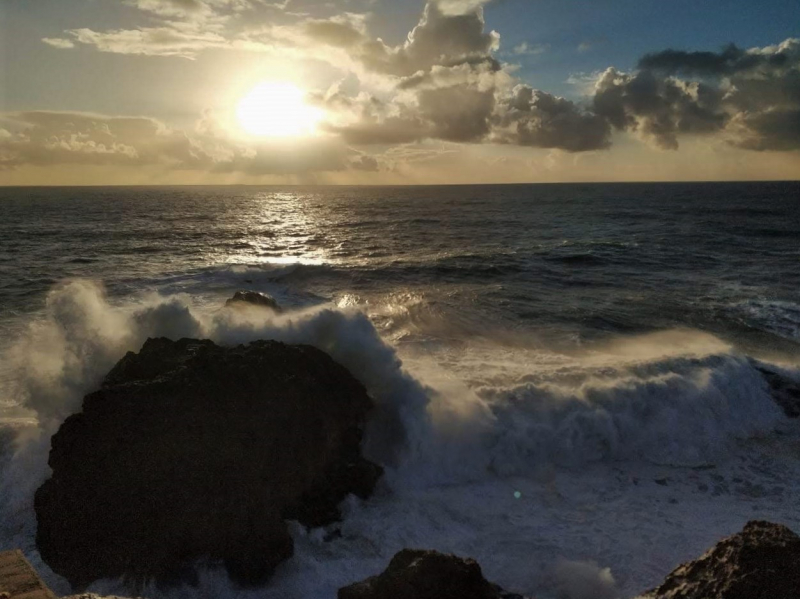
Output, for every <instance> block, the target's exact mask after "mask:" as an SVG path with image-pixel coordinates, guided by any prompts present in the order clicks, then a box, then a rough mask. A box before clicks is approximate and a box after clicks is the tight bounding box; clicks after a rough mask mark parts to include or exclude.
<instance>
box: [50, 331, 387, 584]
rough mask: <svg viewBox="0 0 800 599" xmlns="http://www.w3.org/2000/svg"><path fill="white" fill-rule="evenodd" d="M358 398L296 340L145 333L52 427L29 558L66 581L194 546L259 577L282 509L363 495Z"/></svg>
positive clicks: (281, 535) (182, 562)
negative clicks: (222, 340)
mask: <svg viewBox="0 0 800 599" xmlns="http://www.w3.org/2000/svg"><path fill="white" fill-rule="evenodd" d="M371 407H372V401H371V400H370V398H369V397H368V396H367V393H366V390H365V389H364V387H363V385H361V383H359V382H358V381H357V380H356V379H355V378H353V376H352V375H351V374H350V373H349V372H348V371H347V370H346V369H345V368H344V367H342V366H340V365H339V364H337V363H336V362H334V361H333V359H332V358H330V356H328V355H327V354H325V353H324V352H322V351H320V350H318V349H315V348H313V347H310V346H303V345H295V346H290V345H285V344H283V343H278V342H275V341H257V342H254V343H251V344H250V345H243V346H238V347H233V348H223V347H219V346H217V345H215V344H214V343H213V342H211V341H197V340H192V339H182V340H180V341H177V342H173V341H170V340H168V339H149V340H148V341H147V342H146V343H145V344H144V347H142V349H141V351H140V352H139V353H138V354H134V353H132V352H131V353H128V354H127V355H126V356H125V357H124V358H123V359H122V360H121V361H120V362H119V363H118V364H117V365H116V366H115V367H114V368H113V369H112V371H111V372H110V373H109V374H108V376H107V377H106V380H105V381H104V383H103V385H102V387H101V389H100V390H99V391H96V392H94V393H91V394H89V395H87V396H86V397H85V398H84V402H83V411H82V412H81V413H79V414H75V415H73V416H70V417H69V418H68V419H67V420H66V421H65V422H64V424H63V425H62V426H61V428H60V429H59V431H58V432H57V433H56V434H55V435H54V436H53V439H52V449H51V451H50V460H49V464H50V467H51V468H52V470H53V475H52V478H50V479H49V480H47V481H46V482H45V483H44V484H43V485H42V486H41V487H40V488H39V489H38V490H37V492H36V496H35V510H36V516H37V520H38V531H37V535H36V544H37V546H38V548H39V551H40V552H41V555H42V558H43V559H44V560H45V561H46V562H47V563H48V564H49V565H50V567H51V568H52V569H53V570H54V571H55V572H57V573H58V574H61V575H62V576H64V577H65V578H67V580H69V581H70V583H72V585H73V586H74V587H76V588H78V589H82V588H84V587H85V586H86V585H87V584H88V583H90V582H92V581H94V580H96V579H98V578H107V577H119V576H127V577H129V578H133V579H134V580H136V581H141V580H144V579H149V578H154V579H156V580H157V581H162V582H171V581H177V580H184V579H185V578H186V576H188V575H189V574H190V573H191V572H192V567H191V566H192V564H193V562H195V561H196V560H198V559H207V560H209V561H211V562H217V563H218V562H221V563H222V564H224V566H225V567H226V568H227V571H228V573H229V575H230V577H231V578H232V579H233V580H234V581H237V582H239V583H242V584H258V583H261V582H264V581H265V580H266V579H267V578H268V577H269V576H270V574H271V573H272V571H273V570H274V568H275V566H276V565H277V564H278V563H280V562H281V561H282V560H285V559H286V558H288V557H290V556H291V555H292V551H293V544H292V539H291V537H290V535H289V533H288V530H287V525H286V523H285V521H284V520H285V519H287V518H290V519H297V520H299V521H300V522H301V523H303V524H305V525H307V526H318V525H322V524H326V523H329V522H332V521H334V520H336V519H338V518H339V516H340V514H339V511H338V508H337V504H338V503H339V502H341V500H342V499H343V498H344V497H345V496H346V495H347V494H349V493H355V494H356V495H359V496H360V497H366V496H367V495H369V494H370V493H371V491H372V489H373V487H374V485H375V483H376V481H377V479H378V478H379V477H380V475H381V472H382V470H381V468H380V467H379V466H377V465H375V464H372V463H370V462H368V461H367V460H365V459H364V458H363V457H362V456H361V454H360V443H361V437H362V431H363V427H364V424H365V420H366V416H367V413H368V412H369V410H370V408H371Z"/></svg>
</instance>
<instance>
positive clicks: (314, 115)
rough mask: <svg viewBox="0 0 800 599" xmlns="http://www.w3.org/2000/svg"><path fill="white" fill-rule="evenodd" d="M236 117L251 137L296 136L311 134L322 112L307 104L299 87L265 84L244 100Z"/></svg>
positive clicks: (282, 83)
mask: <svg viewBox="0 0 800 599" xmlns="http://www.w3.org/2000/svg"><path fill="white" fill-rule="evenodd" d="M236 116H237V117H238V119H239V124H240V126H241V127H242V129H244V130H245V131H246V132H247V133H249V134H250V135H258V136H265V137H296V136H300V135H309V134H312V133H313V132H314V130H315V128H316V125H317V123H319V121H320V120H321V119H322V111H321V110H320V109H318V108H315V107H313V106H309V105H308V104H306V102H305V93H304V92H303V91H302V90H301V89H300V88H298V87H297V86H296V85H293V84H291V83H284V82H274V81H265V82H263V83H260V84H259V85H257V86H256V87H255V88H254V89H253V90H251V91H250V93H249V94H247V95H246V96H245V97H244V98H242V100H241V101H240V102H239V105H238V106H237V109H236Z"/></svg>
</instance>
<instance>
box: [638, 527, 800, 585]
mask: <svg viewBox="0 0 800 599" xmlns="http://www.w3.org/2000/svg"><path fill="white" fill-rule="evenodd" d="M799 596H800V537H798V536H797V535H796V534H795V533H793V532H792V531H791V530H789V529H788V528H787V527H785V526H782V525H780V524H772V523H771V522H763V521H752V522H748V523H747V525H745V527H744V530H743V531H742V532H740V533H737V534H735V535H733V536H730V537H728V538H726V539H723V540H722V541H720V542H719V543H717V544H716V545H714V547H712V548H711V549H709V550H708V551H707V552H706V553H705V554H703V556H702V557H700V558H698V559H696V560H695V561H693V562H689V563H686V564H683V565H681V566H678V567H677V568H676V569H675V570H673V571H672V573H671V574H670V575H669V576H667V578H666V579H665V580H664V582H663V583H662V584H661V586H659V587H658V588H656V589H653V590H652V591H650V592H648V593H646V594H645V595H643V599H789V598H791V597H799Z"/></svg>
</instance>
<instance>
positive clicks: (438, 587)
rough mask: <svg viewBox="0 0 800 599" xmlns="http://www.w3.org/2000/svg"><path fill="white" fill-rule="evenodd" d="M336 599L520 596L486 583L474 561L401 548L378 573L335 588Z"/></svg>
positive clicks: (499, 598)
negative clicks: (336, 589)
mask: <svg viewBox="0 0 800 599" xmlns="http://www.w3.org/2000/svg"><path fill="white" fill-rule="evenodd" d="M338 599H523V597H522V596H520V595H513V594H511V593H506V592H505V591H503V590H502V589H501V588H500V587H498V586H497V585H494V584H492V583H490V582H488V581H487V580H486V579H485V578H484V577H483V573H482V572H481V567H480V566H479V565H478V562H476V561H475V560H472V559H462V558H460V557H456V556H455V555H445V554H443V553H438V552H436V551H420V550H414V549H403V550H402V551H401V552H399V553H398V554H396V555H395V556H394V557H393V558H392V561H391V562H390V563H389V566H388V567H387V568H386V570H384V571H383V573H382V574H379V575H378V576H373V577H372V578H368V579H366V580H364V581H362V582H357V583H355V584H352V585H350V586H348V587H344V588H342V589H339V594H338Z"/></svg>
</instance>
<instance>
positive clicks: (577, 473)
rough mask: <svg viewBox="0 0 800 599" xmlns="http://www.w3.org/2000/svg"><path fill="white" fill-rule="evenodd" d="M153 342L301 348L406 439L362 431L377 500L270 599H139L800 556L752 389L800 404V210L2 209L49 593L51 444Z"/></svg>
mask: <svg viewBox="0 0 800 599" xmlns="http://www.w3.org/2000/svg"><path fill="white" fill-rule="evenodd" d="M239 289H252V290H257V291H262V292H266V293H269V294H271V295H273V296H274V297H275V298H276V299H277V300H278V302H279V303H280V304H281V305H282V306H284V307H285V308H287V312H286V313H285V314H283V315H281V316H275V315H270V314H266V313H264V314H261V315H257V316H252V315H250V316H247V317H246V318H245V317H236V318H234V317H233V316H231V315H230V314H229V313H228V311H224V310H222V309H221V307H222V305H223V304H224V301H225V299H226V298H228V297H230V296H231V295H232V294H233V293H234V292H235V291H236V290H239ZM148 336H167V337H172V338H179V337H184V336H203V337H209V338H212V339H214V340H216V341H218V342H220V343H240V342H246V341H249V340H252V339H257V338H276V339H281V340H285V341H288V342H303V343H311V344H313V345H316V346H318V347H320V348H321V349H324V350H325V351H328V352H329V353H330V354H331V355H333V356H334V358H336V359H337V360H338V361H340V362H341V363H342V364H344V365H345V366H347V367H348V368H349V369H350V370H351V372H353V374H354V375H355V376H356V377H357V378H359V379H360V380H361V381H362V382H364V384H365V385H366V386H367V388H368V390H369V391H370V393H371V395H372V396H373V397H374V399H375V401H376V403H377V404H378V406H379V411H380V412H381V413H383V414H389V415H391V418H392V419H393V422H392V427H393V428H394V429H398V428H399V429H401V430H402V431H403V433H404V434H403V435H401V437H402V440H398V439H399V438H400V437H398V436H397V435H390V434H389V433H388V432H387V429H386V422H385V419H383V421H382V423H377V422H376V423H374V424H372V425H370V426H371V428H370V430H369V431H368V435H367V440H366V445H365V447H366V451H367V452H368V454H369V455H370V457H372V458H373V459H376V460H378V461H381V462H382V463H384V464H386V465H387V474H386V476H385V479H384V481H383V482H382V483H381V485H380V487H379V489H378V492H377V493H376V495H375V496H374V497H373V498H372V499H370V500H368V501H366V502H362V501H357V500H355V499H352V498H351V499H348V500H347V501H346V505H345V509H344V512H345V514H346V516H345V519H344V521H343V522H342V523H341V524H340V525H336V526H335V527H336V528H339V529H340V530H341V537H340V538H337V539H335V540H333V541H325V538H326V537H328V536H329V535H328V534H327V533H328V532H329V531H325V530H312V531H306V530H304V529H302V528H301V527H299V526H297V527H295V529H294V531H293V534H294V536H295V541H296V555H295V557H294V558H293V559H292V560H290V561H289V562H287V563H285V564H284V565H283V566H281V568H280V569H279V570H278V572H277V574H276V576H275V578H274V579H273V581H272V582H271V583H270V584H269V585H268V586H266V587H264V588H262V589H251V590H247V591H244V590H240V589H236V588H234V587H232V586H231V585H230V584H229V582H228V581H227V579H226V578H225V576H224V574H222V573H221V572H220V571H219V570H218V569H216V568H215V567H214V566H213V565H207V566H204V567H203V569H202V576H201V582H200V586H199V587H185V588H179V589H171V590H164V589H157V588H150V589H146V590H145V593H144V594H145V595H146V596H148V597H170V598H173V597H174V598H178V597H180V598H184V597H185V598H187V599H188V598H200V597H248V598H249V597H253V598H255V597H265V598H287V599H294V598H297V599H300V598H303V599H317V598H318V599H333V598H334V597H335V596H336V589H337V588H339V587H341V586H343V585H345V584H348V583H351V582H353V581H356V580H360V579H362V578H365V577H366V576H369V575H373V574H375V573H377V572H379V571H381V570H383V568H384V567H385V566H386V564H387V563H388V561H389V559H390V558H391V556H392V555H393V554H394V553H395V552H396V551H398V550H399V549H401V548H403V547H415V548H430V549H438V550H441V551H447V552H453V553H457V554H459V555H464V556H470V557H474V558H476V559H477V560H478V561H479V562H480V563H481V565H482V567H483V570H484V574H485V575H486V576H487V578H489V579H490V580H492V581H494V582H497V583H499V584H501V585H502V586H504V587H505V588H506V589H508V590H509V591H515V592H519V593H525V594H530V595H534V596H536V597H537V598H539V599H561V598H566V599H590V598H591V599H614V598H630V597H633V596H635V595H636V594H637V593H639V592H643V591H645V590H646V589H648V588H650V587H652V586H654V585H656V584H657V583H659V582H660V581H661V580H662V579H663V577H664V576H665V575H666V574H667V573H668V572H669V571H670V570H671V569H672V568H674V567H675V566H676V565H677V564H678V563H680V562H681V561H685V560H687V559H693V558H695V557H697V556H699V555H700V554H701V553H702V552H703V551H704V550H705V549H706V548H707V547H709V546H710V545H712V544H713V543H714V542H716V541H717V540H719V539H720V538H721V537H722V536H725V535H728V534H731V533H734V532H737V531H739V530H740V529H741V528H742V526H743V525H744V524H745V523H746V522H747V521H748V520H750V519H768V520H772V521H777V522H781V523H784V524H787V525H788V526H790V527H791V528H793V529H794V530H795V531H797V532H800V514H798V512H797V509H796V508H797V505H798V504H800V424H798V423H797V422H796V421H791V420H788V419H787V418H785V417H784V415H783V413H782V412H781V410H780V409H779V408H778V407H777V406H776V404H775V403H774V401H773V400H772V398H771V397H770V395H769V391H768V389H767V386H766V384H765V382H764V380H763V378H762V377H761V375H760V374H759V372H758V371H757V370H756V368H755V366H756V365H757V363H758V362H759V361H760V362H764V363H768V364H770V365H771V367H773V368H777V369H780V370H781V371H782V372H783V374H784V375H785V376H787V377H789V378H794V379H796V380H800V183H791V182H789V183H720V184H717V183H691V184H690V183H687V184H602V185H598V184H575V185H526V186H463V187H462V186H453V187H396V188H391V187H389V188H364V187H359V188H355V187H353V188H350V187H322V188H319V187H308V188H303V187H286V188H276V187H264V188H261V187H163V188H150V187H120V188H0V549H6V548H12V547H21V548H23V549H24V551H25V552H26V554H27V555H28V557H29V559H31V561H32V562H34V563H35V564H36V565H37V566H38V567H39V568H41V570H42V572H43V573H44V575H45V577H46V579H47V581H48V582H49V583H50V584H51V585H52V586H53V587H54V588H55V589H56V590H57V591H58V592H61V593H66V592H67V591H68V590H69V589H68V586H67V585H66V583H65V582H64V581H63V580H61V579H60V578H59V577H58V576H56V575H54V574H52V572H50V571H49V569H48V568H47V566H46V565H44V564H42V562H41V560H40V558H39V557H38V554H37V552H36V547H35V543H34V540H33V539H34V534H35V517H34V515H33V510H32V507H31V501H32V499H31V498H32V495H33V492H34V491H35V489H36V487H37V486H38V485H39V484H40V483H41V482H42V480H43V479H44V478H46V477H47V476H48V470H47V466H46V460H47V451H48V449H49V435H50V434H52V432H53V431H54V430H55V429H56V428H57V427H58V425H59V424H60V422H61V421H63V419H64V418H65V417H66V416H68V415H69V414H71V413H73V412H75V411H78V410H79V409H80V403H81V399H82V397H83V395H84V394H85V393H87V392H88V391H91V390H93V389H95V388H96V387H97V386H98V384H99V381H100V380H101V379H102V377H103V375H104V374H105V373H106V372H107V371H108V370H109V369H110V367H111V366H112V365H113V364H114V363H115V362H116V361H117V360H118V359H119V358H120V357H122V356H123V355H124V353H125V352H126V351H128V350H134V351H136V350H138V349H139V347H140V346H141V344H142V342H143V341H144V339H146V338H147V337H148ZM392 427H390V428H392ZM92 589H93V590H95V591H97V592H100V593H109V594H110V593H116V594H121V595H125V594H130V593H131V592H132V590H131V589H127V588H126V587H125V585H124V584H123V583H122V582H121V581H110V580H109V581H99V582H97V583H95V585H93V587H92Z"/></svg>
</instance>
